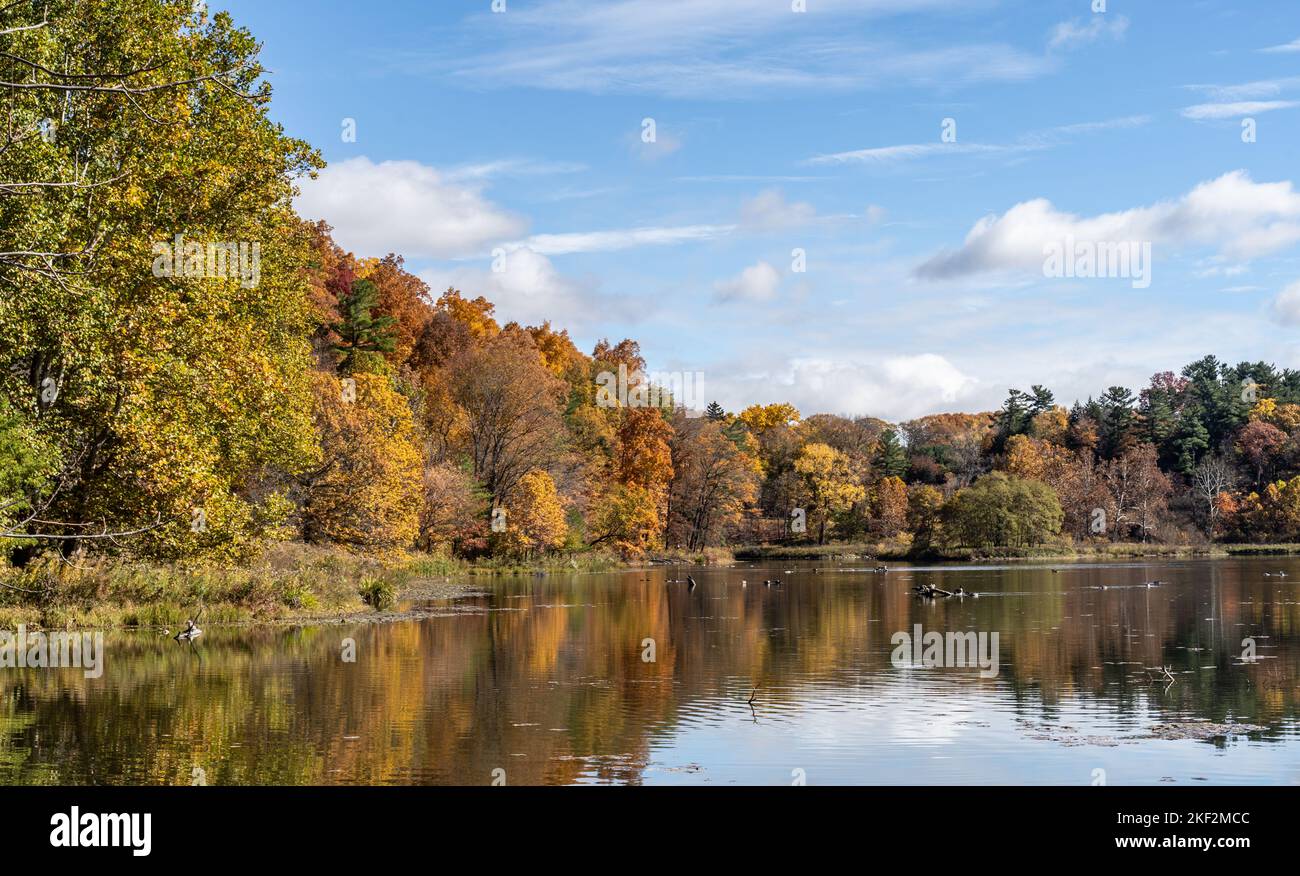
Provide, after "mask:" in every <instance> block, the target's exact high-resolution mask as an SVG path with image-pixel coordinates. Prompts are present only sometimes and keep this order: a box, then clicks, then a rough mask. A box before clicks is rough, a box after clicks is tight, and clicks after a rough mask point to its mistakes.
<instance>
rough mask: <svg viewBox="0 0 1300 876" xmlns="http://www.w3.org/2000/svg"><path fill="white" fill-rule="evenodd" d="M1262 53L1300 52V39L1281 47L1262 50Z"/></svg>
mask: <svg viewBox="0 0 1300 876" xmlns="http://www.w3.org/2000/svg"><path fill="white" fill-rule="evenodd" d="M1260 51H1261V52H1272V53H1279V52H1300V39H1294V40H1292V41H1291V42H1289V43H1283V44H1282V45H1280V46H1269V47H1268V48H1266V49H1260Z"/></svg>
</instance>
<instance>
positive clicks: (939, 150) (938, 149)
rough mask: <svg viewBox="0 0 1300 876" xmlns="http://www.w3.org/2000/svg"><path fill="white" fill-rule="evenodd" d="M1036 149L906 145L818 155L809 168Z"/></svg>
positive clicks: (977, 144) (996, 146)
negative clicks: (819, 165) (812, 166)
mask: <svg viewBox="0 0 1300 876" xmlns="http://www.w3.org/2000/svg"><path fill="white" fill-rule="evenodd" d="M1028 148H1033V147H1030V146H1027V145H1025V146H998V145H994V144H991V143H905V144H903V145H899V146H877V147H875V148H872V149H854V150H852V151H850V152H832V153H830V154H829V155H814V156H813V157H812V158H809V159H808V161H807V163H808V164H851V163H858V164H883V163H886V162H891V161H910V160H911V159H913V158H928V157H930V156H932V155H961V154H968V155H969V154H981V153H989V152H1009V151H1016V150H1020V149H1028Z"/></svg>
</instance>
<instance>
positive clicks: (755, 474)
mask: <svg viewBox="0 0 1300 876" xmlns="http://www.w3.org/2000/svg"><path fill="white" fill-rule="evenodd" d="M672 467H673V472H674V477H673V481H672V487H671V492H670V495H669V503H668V507H669V517H668V526H669V531H668V540H669V543H671V544H682V545H684V546H685V547H686V549H687V550H692V551H694V550H699V549H700V548H703V547H706V546H708V545H713V544H720V543H721V542H722V539H723V535H724V533H725V531H726V529H727V527H729V526H731V525H734V524H735V523H737V522H738V521H739V520H740V519H741V515H742V514H743V513H744V511H745V508H746V507H747V506H748V505H750V504H752V503H753V502H754V501H755V500H756V499H757V497H758V480H759V466H758V462H757V460H756V459H754V457H752V456H750V455H749V454H747V453H745V452H744V450H742V449H741V448H740V447H739V446H737V445H736V443H735V442H734V441H732V440H731V439H730V438H728V437H727V435H726V434H725V433H724V432H723V429H722V427H721V426H720V425H719V424H718V423H717V422H716V421H712V420H709V419H707V418H703V419H689V418H686V417H682V416H680V415H679V416H678V418H677V422H676V425H675V429H674V435H673V440H672Z"/></svg>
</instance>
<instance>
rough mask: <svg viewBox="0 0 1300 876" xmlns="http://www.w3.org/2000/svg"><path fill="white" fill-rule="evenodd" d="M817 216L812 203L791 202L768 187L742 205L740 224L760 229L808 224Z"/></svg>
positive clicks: (769, 229)
mask: <svg viewBox="0 0 1300 876" xmlns="http://www.w3.org/2000/svg"><path fill="white" fill-rule="evenodd" d="M816 218H817V211H816V209H814V208H813V205H812V204H808V203H805V202H803V201H796V202H793V203H791V202H790V201H787V200H786V199H785V196H784V195H783V194H781V192H780V191H779V190H777V189H767V190H765V191H762V192H759V193H758V194H757V195H755V196H754V197H752V198H750V199H748V200H746V201H744V202H743V203H742V204H741V205H740V224H741V225H743V226H744V227H746V228H751V229H754V230H758V231H773V230H777V229H781V228H792V227H795V226H798V225H807V224H808V223H809V222H812V221H813V220H814V219H816Z"/></svg>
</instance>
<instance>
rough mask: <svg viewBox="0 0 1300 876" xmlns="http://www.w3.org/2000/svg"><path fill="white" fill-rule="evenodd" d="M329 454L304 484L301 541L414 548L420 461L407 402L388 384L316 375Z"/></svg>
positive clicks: (364, 377)
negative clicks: (348, 384)
mask: <svg viewBox="0 0 1300 876" xmlns="http://www.w3.org/2000/svg"><path fill="white" fill-rule="evenodd" d="M312 379H313V389H314V397H315V402H316V405H315V409H316V421H317V426H318V428H319V430H320V435H321V446H322V451H323V459H322V463H321V465H320V466H319V467H317V468H315V469H313V470H311V471H309V472H307V473H305V474H304V475H302V476H301V478H300V486H301V490H302V502H301V504H302V510H301V518H302V534H303V538H304V539H305V540H306V541H309V542H321V541H326V540H328V541H333V542H338V543H341V544H348V545H353V546H356V547H362V548H377V547H408V546H410V545H411V544H413V543H414V542H415V539H416V536H417V535H418V534H419V526H420V511H421V507H422V504H423V498H424V497H423V490H422V483H421V480H422V479H421V474H422V473H421V459H420V447H419V444H418V437H417V434H416V430H415V422H414V419H413V418H412V416H411V410H410V408H409V407H408V406H407V404H406V399H404V398H403V397H402V396H400V395H398V394H397V392H395V391H394V390H393V388H392V384H391V383H390V381H389V379H388V378H387V377H384V376H382V375H376V374H357V375H355V376H354V377H352V378H349V379H350V380H352V381H354V388H355V394H354V393H353V391H352V389H353V387H347V388H345V385H344V384H343V382H342V381H341V380H339V379H338V378H336V377H334V376H332V375H329V374H325V373H322V372H315V373H314V374H313V375H312Z"/></svg>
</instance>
